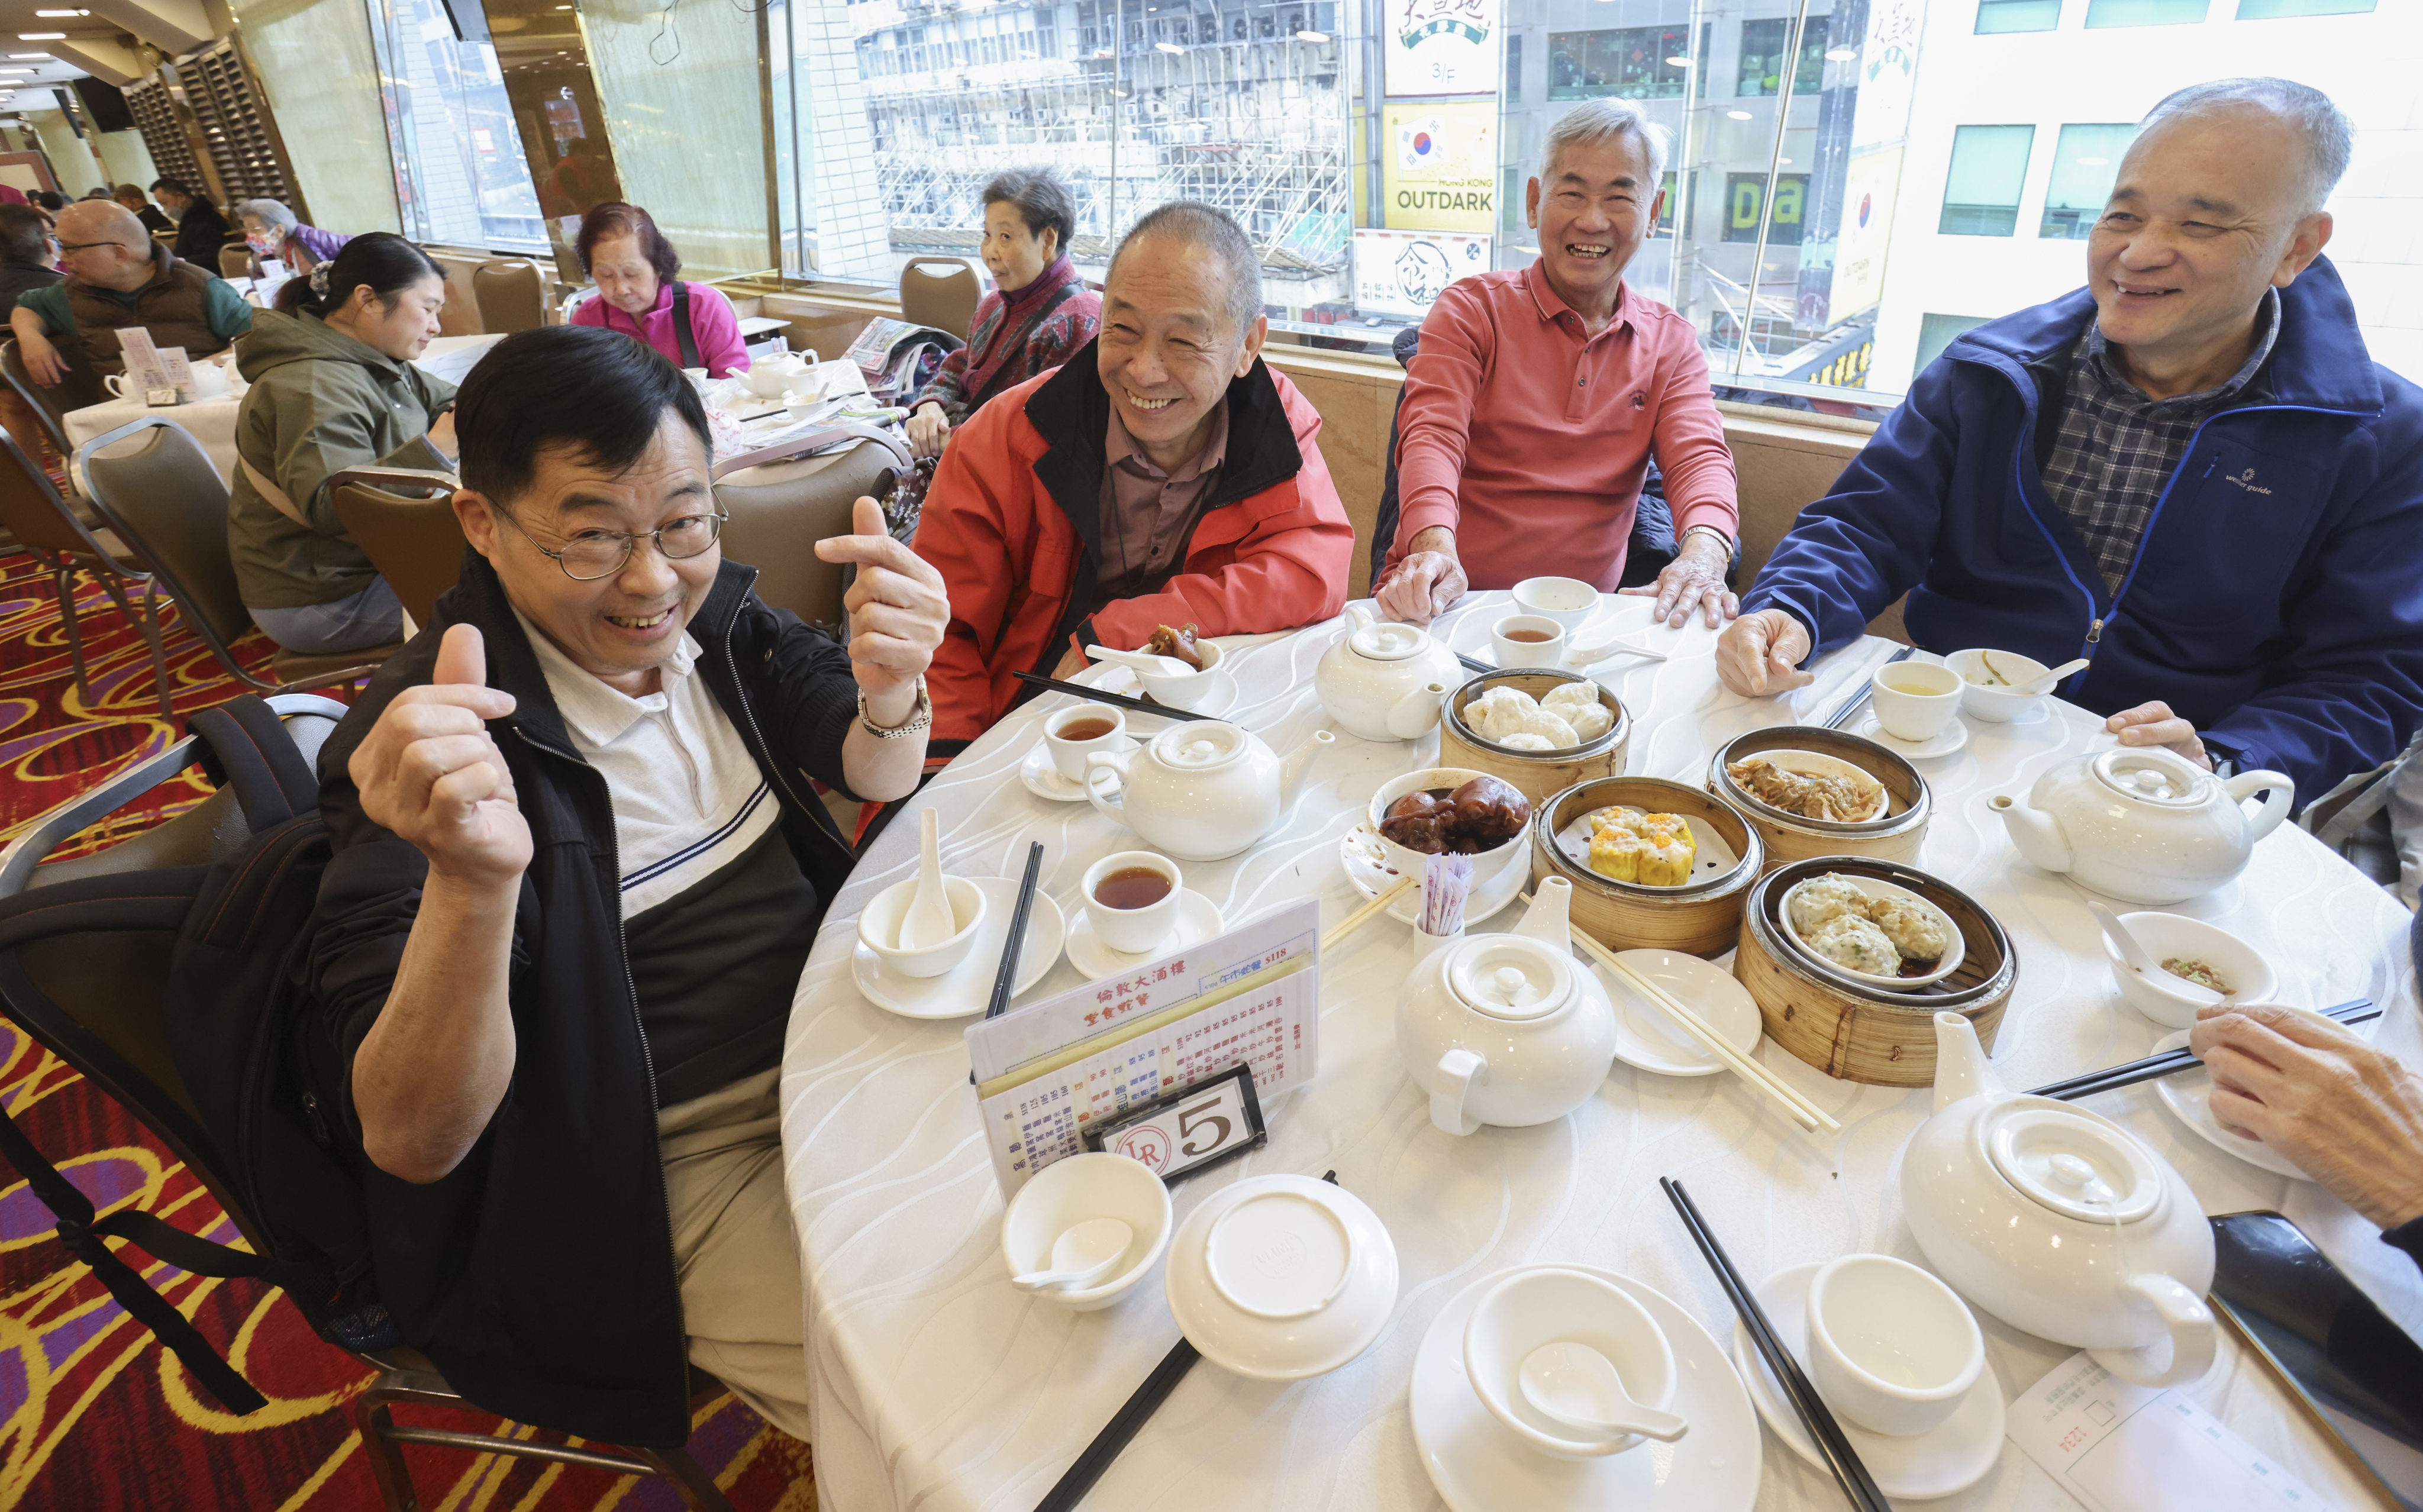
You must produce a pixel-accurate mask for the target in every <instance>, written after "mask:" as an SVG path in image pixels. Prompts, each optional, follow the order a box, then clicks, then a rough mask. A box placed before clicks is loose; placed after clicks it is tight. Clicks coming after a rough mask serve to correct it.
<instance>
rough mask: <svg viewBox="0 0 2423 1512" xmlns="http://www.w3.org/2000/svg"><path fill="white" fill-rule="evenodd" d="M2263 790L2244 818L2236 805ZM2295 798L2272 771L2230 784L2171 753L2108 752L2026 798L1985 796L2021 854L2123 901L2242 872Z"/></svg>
mask: <svg viewBox="0 0 2423 1512" xmlns="http://www.w3.org/2000/svg"><path fill="white" fill-rule="evenodd" d="M2257 792H2261V793H2262V794H2263V800H2262V803H2261V804H2260V805H2259V806H2258V807H2257V809H2256V811H2255V812H2254V815H2253V816H2252V817H2251V818H2250V817H2249V816H2248V815H2247V813H2246V811H2244V810H2243V809H2242V808H2241V806H2240V805H2241V802H2242V801H2243V800H2244V799H2245V798H2247V797H2248V796H2249V795H2253V794H2255V793H2257ZM2296 801H2297V789H2296V784H2294V783H2293V782H2291V781H2289V780H2288V778H2286V777H2284V776H2282V775H2281V774H2280V773H2278V772H2241V773H2240V774H2239V775H2238V776H2236V777H2233V778H2231V779H2230V780H2227V781H2223V780H2221V779H2220V778H2217V777H2215V776H2213V775H2212V774H2211V773H2210V772H2208V771H2206V770H2205V769H2204V768H2202V767H2200V766H2198V765H2196V764H2194V763H2193V762H2191V761H2189V760H2188V759H2187V758H2185V757H2184V756H2181V755H2179V754H2178V753H2177V752H2175V751H2168V750H2162V749H2161V748H2144V749H2128V748H2124V749H2120V750H2107V751H2105V752H2103V754H2101V755H2099V756H2090V757H2085V758H2082V759H2081V760H2079V761H2076V762H2071V763H2067V764H2063V765H2060V766H2056V767H2054V768H2052V769H2051V770H2050V771H2048V772H2046V773H2045V774H2044V775H2043V776H2042V777H2039V778H2037V779H2036V783H2035V787H2034V788H2032V789H2030V790H2029V793H2028V795H2027V798H2026V801H2024V802H2022V801H2020V800H2019V799H2017V798H2014V797H2012V796H2011V795H2008V794H2004V793H1997V794H1995V795H1993V797H1992V798H1991V799H1989V800H1988V802H1989V803H1990V805H1991V806H1992V808H1993V810H1994V811H1995V812H1996V813H1999V814H2001V815H2002V816H2003V827H2005V828H2006V829H2008V830H2009V831H2010V832H2011V843H2012V844H2014V845H2016V846H2018V847H2019V854H2020V855H2021V856H2024V857H2026V858H2028V859H2029V860H2030V861H2031V862H2033V863H2035V865H2037V866H2041V867H2043V868H2044V869H2045V870H2046V871H2048V872H2067V873H2068V874H2070V875H2072V876H2073V877H2076V878H2077V879H2078V881H2079V882H2080V884H2081V885H2083V886H2085V887H2089V888H2092V889H2094V890H2096V891H2098V892H2101V893H2105V894H2107V895H2109V896H2111V897H2114V898H2120V899H2124V900H2126V901H2128V902H2130V903H2153V904H2162V903H2178V902H2182V901H2184V900H2186V899H2188V898H2193V897H2197V896H2199V895H2201V894H2203V893H2207V892H2210V891H2211V890H2213V889H2215V888H2217V887H2219V886H2221V885H2222V884H2223V883H2225V882H2226V881H2228V880H2229V879H2230V878H2231V877H2234V876H2236V875H2237V874H2239V873H2240V872H2242V871H2244V870H2245V869H2246V860H2247V858H2248V857H2249V856H2250V855H2251V854H2253V852H2254V849H2255V843H2256V842H2257V841H2258V840H2261V839H2262V838H2263V837H2264V836H2266V835H2268V834H2270V833H2271V832H2272V831H2273V828H2274V827H2277V826H2278V825H2279V823H2280V821H2281V820H2283V819H2286V818H2287V817H2288V811H2289V810H2290V809H2291V808H2293V807H2295V805H2296Z"/></svg>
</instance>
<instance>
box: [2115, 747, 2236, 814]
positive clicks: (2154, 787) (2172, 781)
mask: <svg viewBox="0 0 2423 1512" xmlns="http://www.w3.org/2000/svg"><path fill="white" fill-rule="evenodd" d="M2094 772H2095V777H2096V780H2098V781H2099V782H2101V783H2102V784H2103V785H2104V786H2105V787H2108V788H2110V789H2112V790H2113V791H2114V792H2115V793H2117V794H2119V795H2121V796H2123V797H2126V798H2132V799H2134V800H2136V801H2137V802H2139V803H2151V804H2155V805H2157V806H2159V807H2162V808H2165V809H2188V808H2193V807H2194V806H2195V805H2197V804H2199V803H2202V802H2203V801H2204V800H2205V797H2206V795H2208V793H2209V790H2210V789H2211V786H2212V775H2211V774H2210V773H2209V772H2205V771H2201V770H2199V769H2197V767H2196V766H2195V765H2194V764H2192V763H2191V762H2189V761H2188V759H2187V758H2186V757H2184V756H2181V755H2179V754H2178V752H2176V751H2167V750H2107V751H2105V752H2104V753H2103V754H2102V755H2100V756H2098V757H2097V758H2095V764H2094Z"/></svg>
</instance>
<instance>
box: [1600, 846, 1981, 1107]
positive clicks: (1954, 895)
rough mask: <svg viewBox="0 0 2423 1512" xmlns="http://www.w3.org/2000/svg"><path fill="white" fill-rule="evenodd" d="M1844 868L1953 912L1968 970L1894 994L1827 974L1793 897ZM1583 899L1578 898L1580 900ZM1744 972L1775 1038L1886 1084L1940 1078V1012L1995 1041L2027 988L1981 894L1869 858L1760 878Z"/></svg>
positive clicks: (1795, 865)
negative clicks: (1794, 921) (1791, 913)
mask: <svg viewBox="0 0 2423 1512" xmlns="http://www.w3.org/2000/svg"><path fill="white" fill-rule="evenodd" d="M1829 872H1840V873H1842V874H1845V875H1846V876H1864V877H1873V878H1875V879H1876V880H1877V881H1879V882H1891V883H1893V884H1895V885H1896V886H1899V887H1905V888H1908V889H1909V890H1911V891H1912V892H1915V893H1917V894H1918V895H1919V896H1921V897H1923V898H1924V899H1925V900H1926V901H1927V902H1929V903H1931V904H1933V905H1935V906H1937V907H1938V908H1940V909H1942V910H1943V912H1944V914H1945V915H1946V916H1947V917H1949V918H1950V919H1951V921H1952V922H1953V925H1954V927H1955V928H1956V929H1958V930H1959V931H1960V937H1961V940H1962V942H1963V947H1964V953H1963V957H1962V959H1961V962H1960V966H1959V969H1956V970H1955V971H1954V972H1953V973H1952V974H1951V975H1950V976H1948V977H1946V978H1944V979H1943V980H1942V981H1941V982H1940V983H1938V984H1935V985H1934V986H1933V987H1930V988H1926V989H1924V990H1921V991H1918V992H1907V993H1897V992H1887V991H1884V990H1882V989H1881V988H1876V987H1861V986H1858V985H1856V984H1852V983H1849V982H1846V981H1844V980H1843V979H1842V978H1840V977H1837V976H1834V975H1833V974H1831V973H1830V972H1826V971H1823V970H1820V969H1818V968H1817V967H1815V966H1813V964H1811V963H1810V962H1809V961H1808V960H1807V959H1805V958H1804V957H1803V956H1802V955H1801V954H1800V953H1799V951H1798V950H1797V949H1796V948H1795V947H1794V946H1793V945H1791V944H1790V943H1789V942H1788V941H1786V940H1785V939H1784V938H1783V937H1782V936H1783V932H1784V931H1785V930H1786V929H1788V928H1789V927H1790V926H1789V925H1788V924H1786V923H1785V922H1784V921H1783V917H1782V911H1783V895H1784V894H1785V893H1786V892H1788V891H1790V890H1792V889H1793V887H1794V886H1795V885H1797V884H1798V883H1800V882H1802V881H1804V880H1806V879H1807V878H1809V877H1813V876H1822V875H1824V874H1826V873H1829ZM1577 901H1578V900H1577ZM1734 976H1735V977H1737V978H1739V979H1740V981H1741V984H1742V985H1743V986H1745V987H1747V988H1749V989H1750V997H1751V999H1752V1000H1755V1001H1756V1002H1757V1003H1758V1012H1759V1016H1760V1018H1762V1019H1763V1020H1765V1022H1766V1033H1767V1037H1768V1038H1770V1039H1772V1040H1774V1041H1775V1042H1776V1043H1777V1044H1778V1045H1781V1046H1782V1047H1784V1048H1785V1049H1787V1050H1790V1051H1791V1052H1792V1053H1793V1054H1794V1055H1797V1056H1798V1057H1799V1058H1800V1059H1801V1060H1803V1061H1806V1062H1808V1063H1810V1064H1811V1065H1813V1066H1815V1067H1816V1068H1817V1069H1818V1070H1820V1071H1823V1072H1825V1073H1826V1074H1827V1075H1828V1076H1829V1077H1837V1078H1840V1079H1844V1080H1845V1081H1864V1082H1868V1083H1870V1084H1872V1085H1875V1086H1880V1087H1926V1086H1932V1085H1934V1082H1935V1016H1936V1015H1937V1014H1939V1013H1944V1012H1950V1013H1956V1014H1958V1015H1959V1016H1961V1017H1963V1018H1966V1019H1968V1020H1969V1022H1970V1023H1971V1024H1972V1026H1974V1027H1975V1029H1976V1031H1977V1039H1978V1042H1979V1043H1980V1044H1982V1045H1984V1046H1985V1047H1987V1049H1988V1050H1991V1049H1992V1048H1993V1047H1994V1032H1995V1031H1996V1030H1998V1029H2000V1028H2001V1027H2002V1023H2003V1009H2004V1008H2006V1007H2008V1006H2009V1005H2010V1001H2011V989H2012V988H2013V987H2015V986H2017V985H2018V984H2019V955H2018V953H2016V952H2015V951H2014V950H2013V949H2012V948H2011V937H2010V936H2008V935H2007V934H2005V933H2003V926H2002V924H2001V923H2000V922H1999V921H1996V920H1995V918H1994V916H1993V915H1992V914H1990V913H1988V912H1987V911H1986V908H1985V906H1984V905H1982V904H1980V903H1978V902H1977V900H1976V899H1974V898H1972V897H1971V896H1969V894H1967V893H1965V892H1963V891H1961V890H1959V889H1958V888H1956V887H1954V886H1953V885H1952V884H1951V883H1949V882H1946V881H1943V880H1942V879H1941V878H1940V877H1935V876H1930V875H1929V874H1926V873H1924V872H1922V871H1919V870H1918V869H1917V868H1915V867H1910V866H1903V865H1900V864H1898V863H1896V862H1892V861H1883V860H1877V859H1876V858H1872V857H1866V856H1819V857H1813V858H1810V859H1808V860H1799V861H1789V862H1786V863H1785V864H1783V865H1782V866H1779V867H1777V868H1776V869H1775V870H1774V871H1772V872H1769V873H1767V874H1766V875H1765V876H1763V877H1761V878H1759V880H1758V883H1757V885H1756V886H1754V887H1753V888H1751V889H1750V895H1749V899H1748V903H1747V906H1745V907H1744V908H1743V910H1742V923H1741V949H1740V951H1739V953H1736V954H1735V955H1734Z"/></svg>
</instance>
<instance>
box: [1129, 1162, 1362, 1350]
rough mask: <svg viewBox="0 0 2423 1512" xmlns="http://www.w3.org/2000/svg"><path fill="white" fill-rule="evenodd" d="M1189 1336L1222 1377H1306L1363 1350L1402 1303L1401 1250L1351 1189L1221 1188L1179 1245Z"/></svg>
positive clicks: (1174, 1265)
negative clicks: (1399, 1297)
mask: <svg viewBox="0 0 2423 1512" xmlns="http://www.w3.org/2000/svg"><path fill="white" fill-rule="evenodd" d="M1164 1285H1165V1286H1166V1287H1167V1290H1168V1294H1169V1311H1170V1314H1171V1315H1172V1316H1174V1317H1175V1318H1177V1320H1178V1328H1179V1331H1180V1332H1181V1333H1183V1334H1185V1335H1186V1339H1187V1342H1188V1343H1190V1344H1192V1345H1194V1346H1195V1347H1196V1348H1197V1349H1199V1350H1201V1351H1202V1354H1203V1358H1204V1359H1206V1360H1209V1361H1211V1362H1212V1363H1213V1364H1215V1365H1218V1366H1220V1367H1221V1368H1222V1369H1224V1370H1230V1371H1234V1372H1235V1373H1236V1374H1238V1375H1240V1376H1251V1377H1253V1378H1257V1379H1260V1380H1302V1379H1304V1378H1306V1377H1307V1376H1318V1375H1321V1374H1322V1373H1324V1372H1326V1371H1332V1370H1336V1369H1337V1368H1338V1366H1340V1365H1342V1364H1344V1363H1346V1362H1348V1361H1350V1360H1352V1359H1354V1357H1355V1356H1356V1355H1359V1354H1361V1353H1362V1352H1363V1351H1364V1350H1365V1349H1368V1348H1370V1347H1371V1341H1372V1340H1374V1339H1377V1338H1378V1337H1379V1336H1380V1332H1381V1331H1382V1330H1383V1329H1385V1328H1386V1327H1387V1326H1388V1315H1389V1314H1390V1313H1391V1312H1392V1311H1394V1310H1395V1308H1396V1305H1397V1247H1396V1245H1395V1244H1394V1243H1393V1242H1392V1241H1391V1240H1390V1239H1389V1237H1388V1230H1387V1226H1386V1224H1384V1223H1382V1222H1381V1221H1380V1215H1379V1214H1377V1213H1374V1212H1373V1211H1371V1209H1370V1206H1368V1205H1366V1204H1365V1203H1364V1202H1363V1200H1362V1199H1361V1198H1359V1197H1357V1196H1355V1195H1354V1193H1353V1192H1351V1191H1347V1190H1345V1189H1342V1188H1340V1187H1338V1186H1337V1185H1335V1184H1333V1183H1331V1182H1326V1181H1316V1180H1314V1179H1312V1178H1311V1177H1309V1176H1291V1175H1271V1176H1253V1177H1249V1178H1247V1179H1246V1180H1243V1181H1240V1182H1238V1183H1237V1184H1236V1185H1235V1186H1233V1187H1229V1188H1227V1189H1225V1190H1223V1191H1218V1192H1214V1193H1212V1194H1211V1197H1209V1198H1207V1199H1206V1200H1205V1201H1204V1203H1203V1205H1201V1206H1199V1207H1197V1208H1196V1209H1195V1211H1194V1212H1192V1213H1190V1214H1188V1215H1187V1218H1186V1221H1185V1222H1183V1223H1181V1224H1180V1225H1179V1229H1178V1234H1177V1236H1176V1237H1174V1238H1172V1239H1171V1240H1170V1244H1169V1264H1168V1266H1167V1267H1166V1268H1164Z"/></svg>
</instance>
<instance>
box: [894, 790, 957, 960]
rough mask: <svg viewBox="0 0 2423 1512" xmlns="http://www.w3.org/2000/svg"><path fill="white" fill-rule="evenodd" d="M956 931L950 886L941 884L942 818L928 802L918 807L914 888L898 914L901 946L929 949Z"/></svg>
mask: <svg viewBox="0 0 2423 1512" xmlns="http://www.w3.org/2000/svg"><path fill="white" fill-rule="evenodd" d="M958 932H959V918H958V915H957V914H955V913H953V912H952V911H951V894H950V890H949V889H947V888H945V887H943V886H942V820H941V819H940V818H939V817H937V815H936V814H935V812H934V809H933V806H932V805H930V804H929V805H927V806H926V808H924V809H922V810H920V811H918V818H917V890H916V892H915V894H914V895H912V896H911V898H910V900H909V906H908V908H907V909H905V910H904V911H903V912H902V913H901V915H900V949H902V950H904V951H923V950H930V949H932V948H933V947H935V946H937V945H940V944H941V943H942V942H943V941H944V940H946V939H949V938H950V937H952V936H953V935H956V934H958Z"/></svg>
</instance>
